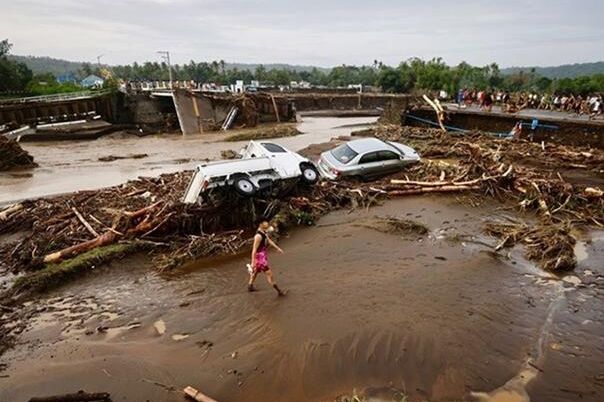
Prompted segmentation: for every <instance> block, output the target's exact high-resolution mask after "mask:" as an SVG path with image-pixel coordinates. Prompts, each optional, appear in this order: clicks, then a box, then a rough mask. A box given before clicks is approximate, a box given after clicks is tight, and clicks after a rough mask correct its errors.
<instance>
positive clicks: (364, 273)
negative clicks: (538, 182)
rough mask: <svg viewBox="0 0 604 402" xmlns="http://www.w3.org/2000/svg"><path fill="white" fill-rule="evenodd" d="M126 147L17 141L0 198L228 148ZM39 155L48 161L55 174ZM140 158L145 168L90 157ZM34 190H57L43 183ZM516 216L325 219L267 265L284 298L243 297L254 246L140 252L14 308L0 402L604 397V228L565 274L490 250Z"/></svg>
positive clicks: (442, 204)
mask: <svg viewBox="0 0 604 402" xmlns="http://www.w3.org/2000/svg"><path fill="white" fill-rule="evenodd" d="M366 122H367V119H314V118H313V119H308V120H307V121H305V122H304V123H302V124H301V129H302V131H305V132H309V134H306V135H305V136H300V137H296V138H290V139H283V140H279V141H280V142H282V143H284V144H286V145H288V146H290V147H291V148H293V149H299V148H302V147H304V146H306V145H308V144H309V143H313V142H323V141H325V140H326V139H329V138H331V137H335V136H338V135H345V134H347V133H348V132H349V131H350V130H351V128H350V127H347V128H343V127H341V128H334V127H336V126H341V125H347V124H351V123H353V124H357V123H366ZM305 124H306V125H307V126H305ZM305 128H306V130H305ZM99 141H100V142H96V143H97V144H103V142H102V141H103V140H99ZM120 141H122V140H116V139H106V142H107V143H108V144H105V145H107V147H106V146H105V145H103V147H102V148H99V149H100V150H99V149H95V146H94V144H93V143H95V142H93V143H86V144H84V143H82V144H78V146H79V147H81V149H80V151H81V153H80V154H77V155H76V156H74V154H73V153H71V152H69V148H70V147H69V145H68V144H63V145H59V147H58V150H57V149H55V148H57V147H56V146H50V145H48V144H44V145H42V144H33V145H29V144H28V145H27V149H28V150H29V151H30V152H32V153H34V155H35V156H36V157H37V158H38V160H39V162H40V163H41V165H42V166H43V167H42V168H40V169H41V171H38V169H37V170H35V171H34V174H33V177H29V178H25V177H22V178H7V177H1V178H0V186H1V187H0V188H3V189H5V188H10V189H11V190H10V191H11V196H12V197H13V198H14V199H17V198H23V197H28V196H32V195H43V194H46V193H55V192H64V191H72V190H74V189H77V188H79V187H77V188H74V187H75V186H76V185H77V186H81V185H84V186H87V185H88V184H90V186H91V187H94V186H100V185H109V184H116V183H119V182H122V181H123V180H125V179H129V178H133V177H135V176H137V175H138V174H155V173H159V172H163V171H170V169H174V170H177V169H182V168H188V167H192V166H193V162H186V163H185V162H183V163H178V162H174V161H175V159H174V152H173V150H172V151H171V150H170V149H167V148H165V147H167V144H171V146H172V147H173V149H175V148H174V147H176V149H179V150H182V152H183V154H179V155H178V156H179V157H180V156H183V155H185V156H186V157H187V158H191V159H193V158H200V157H212V156H213V155H214V154H212V152H216V153H219V151H220V150H222V149H225V148H235V149H236V147H235V145H236V144H227V145H226V146H225V144H224V143H214V142H207V143H206V142H204V141H202V140H198V139H189V138H186V139H182V138H181V139H164V138H154V137H153V138H151V139H143V140H142V142H141V144H138V143H137V141H141V140H140V139H137V140H126V141H125V142H120ZM156 142H157V143H156ZM153 144H155V145H153ZM55 145H56V144H55ZM72 145H73V144H72ZM191 145H196V146H197V145H198V146H199V147H203V152H202V151H199V152H197V150H196V149H194V147H192V146H191ZM131 147H140V148H131ZM43 150H53V152H54V153H53V154H48V155H46V158H48V159H46V160H47V161H49V162H51V163H50V166H48V165H46V164H45V163H44V162H43V161H44V159H42V158H43V157H44V156H43V155H45V154H44V151H43ZM55 151H56V152H55ZM38 152H39V153H38ZM140 152H147V153H149V155H150V156H149V158H146V159H141V160H120V161H115V162H112V163H110V164H103V163H100V162H95V160H96V158H97V157H98V156H101V155H105V154H114V155H115V154H118V155H123V154H128V153H140ZM60 155H63V156H62V157H61V156H60ZM80 155H83V156H80ZM61 158H64V159H65V164H60V163H59V160H60V159H61ZM74 158H82V159H87V160H88V162H85V163H83V164H82V165H80V164H78V163H77V160H74ZM162 160H163V161H168V162H161V161H162ZM153 161H156V162H160V163H158V164H157V165H146V164H145V163H147V162H153ZM53 163H54V165H53ZM46 170H48V172H46ZM52 172H54V173H52ZM99 172H103V173H102V174H99ZM119 172H121V173H119ZM74 175H75V177H82V178H88V180H86V181H85V182H86V184H82V183H81V182H78V183H75V184H74V182H73V180H74ZM79 175H81V176H79ZM114 175H115V176H116V177H113V176H114ZM11 180H15V181H11ZM44 180H52V183H49V185H48V187H44V186H42V188H38V185H39V184H40V183H42V182H43V181H44ZM79 180H83V179H78V181H79ZM4 194H5V193H4V192H3V196H4ZM4 197H5V199H8V198H9V197H6V196H4ZM509 214H510V212H509V210H506V209H503V208H499V206H498V205H491V204H488V203H485V204H483V205H481V206H476V205H474V204H473V203H470V202H469V201H468V200H466V199H464V198H457V197H432V196H423V197H408V198H404V199H397V200H391V201H388V202H386V203H385V204H384V205H382V206H378V207H374V208H371V209H370V210H355V211H338V212H333V213H331V214H329V215H327V216H326V217H324V218H323V219H321V220H320V221H319V223H318V225H317V226H315V227H312V228H300V229H295V230H293V231H292V233H290V235H289V236H287V237H285V238H283V239H281V241H280V244H281V246H282V247H283V248H284V250H285V254H283V255H280V254H271V265H272V266H273V267H274V270H275V272H276V275H277V281H278V283H279V284H280V286H281V287H283V288H286V289H288V290H289V293H288V295H287V296H286V297H285V298H278V297H276V295H275V292H274V291H273V290H272V289H270V288H269V286H268V285H267V284H266V283H265V281H264V279H263V278H259V280H258V288H259V291H258V292H255V293H248V292H247V290H246V279H247V272H246V268H245V264H246V263H247V262H248V260H249V256H248V255H247V253H246V254H245V255H238V256H230V257H225V258H218V259H211V260H204V261H198V262H195V263H192V264H190V265H189V266H187V267H183V268H181V269H178V270H176V271H174V272H171V273H170V274H163V275H160V274H158V273H157V272H156V271H154V270H153V269H152V262H151V261H149V259H148V258H147V257H146V256H136V257H132V258H129V259H126V260H123V261H116V262H113V263H111V264H109V265H108V266H104V267H99V268H97V269H95V270H93V272H92V273H90V274H88V275H85V276H83V277H82V278H80V279H78V280H77V281H76V282H74V283H71V284H70V285H68V286H65V287H63V288H59V289H57V290H54V291H52V292H49V293H47V294H44V295H42V296H41V297H40V298H39V299H37V300H34V301H32V302H29V303H28V304H27V306H26V307H24V308H25V310H27V314H26V316H28V317H29V318H28V326H27V329H26V330H25V331H24V332H23V333H22V334H21V335H20V337H19V338H18V340H17V344H16V346H15V347H14V348H13V349H11V350H10V351H9V352H7V353H6V354H5V355H3V356H2V357H0V370H2V371H0V401H2V402H25V401H27V400H28V399H29V398H31V397H33V396H44V395H54V394H61V393H68V392H76V391H78V390H80V389H85V390H87V391H89V392H101V391H105V392H110V393H111V395H112V398H113V400H114V401H132V402H139V401H154V402H155V401H166V402H171V401H175V402H176V401H183V400H184V399H183V395H182V394H181V393H180V392H179V391H180V390H181V389H182V388H184V387H185V386H187V385H191V386H193V387H195V388H197V389H200V390H202V391H203V392H204V393H206V394H208V395H210V396H211V397H213V398H215V399H216V400H218V401H220V402H235V401H237V402H247V401H249V402H261V401H262V402H273V401H274V402H281V401H283V402H285V401H288V402H291V401H315V402H319V401H333V400H334V398H336V397H337V396H338V395H343V394H348V395H349V394H352V393H353V391H354V390H357V391H359V392H361V391H363V390H365V391H367V392H366V393H367V394H368V395H374V399H371V400H374V401H379V400H383V401H388V400H390V399H391V398H389V394H391V393H392V390H400V391H403V392H404V393H405V394H406V395H407V396H408V400H410V401H462V400H468V401H471V400H478V401H493V402H528V401H553V402H558V401H559V402H562V401H574V400H582V401H593V402H596V401H602V400H604V396H603V395H604V305H603V303H602V296H603V294H602V293H603V292H602V289H603V287H604V264H603V263H602V261H604V232H593V233H590V234H586V235H585V236H584V238H582V239H581V241H579V242H578V244H577V248H576V254H577V256H578V259H579V264H578V267H577V268H576V270H575V271H574V272H573V273H572V275H569V276H566V277H564V278H562V279H560V278H555V277H552V276H550V275H548V274H546V273H545V272H543V271H541V270H539V269H538V268H536V267H534V266H533V265H532V264H531V263H529V262H528V261H526V260H525V259H524V258H523V252H524V251H523V249H522V248H521V247H518V248H514V249H512V250H511V251H506V252H502V253H500V254H499V255H497V254H494V253H493V252H492V245H493V244H494V243H496V241H495V240H494V239H491V238H489V237H486V236H484V235H482V234H481V233H482V228H483V224H484V221H485V220H486V219H494V218H496V219H506V218H508V217H509ZM374 216H380V217H385V216H394V217H398V218H404V219H412V220H414V221H417V222H420V223H423V224H424V225H426V226H427V227H428V228H429V234H428V235H425V236H419V235H408V236H403V237H401V236H399V235H393V234H386V233H381V232H378V231H375V230H372V229H368V228H366V227H362V226H359V225H358V222H359V221H360V220H362V219H368V218H371V217H374ZM525 218H527V219H530V218H529V217H525Z"/></svg>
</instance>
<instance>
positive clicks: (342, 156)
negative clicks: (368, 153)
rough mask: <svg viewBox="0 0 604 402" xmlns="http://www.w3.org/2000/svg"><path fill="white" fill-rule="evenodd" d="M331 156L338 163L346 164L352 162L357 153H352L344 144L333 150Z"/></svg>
mask: <svg viewBox="0 0 604 402" xmlns="http://www.w3.org/2000/svg"><path fill="white" fill-rule="evenodd" d="M331 154H332V155H333V156H334V158H336V159H337V160H338V161H340V163H344V164H346V163H348V162H350V161H351V160H353V159H354V158H355V157H356V156H357V155H358V153H356V152H354V151H353V149H352V148H350V147H349V146H348V145H346V144H342V145H340V146H339V147H337V148H335V149H334V150H333V151H331Z"/></svg>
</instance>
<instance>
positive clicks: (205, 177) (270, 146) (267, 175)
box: [183, 141, 319, 204]
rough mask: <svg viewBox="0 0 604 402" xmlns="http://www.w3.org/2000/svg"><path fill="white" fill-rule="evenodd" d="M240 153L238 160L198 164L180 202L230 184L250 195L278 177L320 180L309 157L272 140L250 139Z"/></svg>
mask: <svg viewBox="0 0 604 402" xmlns="http://www.w3.org/2000/svg"><path fill="white" fill-rule="evenodd" d="M239 155H240V156H241V158H240V159H232V160H224V161H216V162H208V163H204V164H201V165H198V166H197V167H196V168H195V173H194V174H193V177H192V178H191V182H190V183H189V186H188V187H187V190H186V192H185V195H184V197H183V202H184V203H188V204H193V203H196V202H198V201H199V199H200V196H201V195H202V194H203V192H205V191H207V190H209V189H212V188H216V187H221V186H231V187H233V189H234V190H235V191H236V192H237V193H239V194H240V195H243V196H248V197H250V196H253V195H254V194H255V193H256V192H257V191H258V190H260V189H262V188H265V187H267V186H270V185H271V184H272V183H274V182H276V181H279V180H285V179H295V178H299V179H300V180H302V181H303V182H305V183H308V184H314V183H316V182H317V181H318V180H319V173H318V171H317V169H316V167H315V165H314V164H313V163H312V162H311V161H310V160H309V159H306V158H304V157H303V156H301V155H299V154H297V153H296V152H293V151H290V150H288V149H287V148H285V147H283V146H281V145H278V144H275V143H273V142H264V141H262V142H257V141H250V143H249V144H248V145H247V146H246V147H245V148H243V149H242V150H241V152H239Z"/></svg>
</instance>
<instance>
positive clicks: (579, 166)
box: [357, 126, 604, 271]
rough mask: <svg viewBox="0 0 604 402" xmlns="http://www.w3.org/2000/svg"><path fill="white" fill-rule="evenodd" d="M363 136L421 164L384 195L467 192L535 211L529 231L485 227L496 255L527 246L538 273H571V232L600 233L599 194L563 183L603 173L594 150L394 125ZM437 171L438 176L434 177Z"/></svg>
mask: <svg viewBox="0 0 604 402" xmlns="http://www.w3.org/2000/svg"><path fill="white" fill-rule="evenodd" d="M370 130H371V131H370V132H368V131H367V130H365V131H364V132H363V133H361V134H362V135H367V134H373V135H375V136H377V137H378V138H382V139H384V140H391V141H400V142H404V143H407V144H412V145H413V146H414V147H416V148H417V149H419V150H420V154H422V156H423V157H424V158H428V159H427V160H424V162H423V163H422V164H419V165H418V166H416V167H414V168H412V169H411V170H410V171H409V172H407V176H408V177H406V178H405V180H397V179H391V180H389V183H387V184H385V185H382V186H381V188H382V189H384V190H387V191H388V193H389V194H390V195H405V194H420V193H427V192H451V191H472V192H474V193H478V194H482V195H487V196H491V197H495V198H497V199H499V200H501V201H504V202H512V203H513V204H514V205H515V206H516V207H518V209H520V210H522V211H534V212H536V215H537V216H536V217H537V223H536V224H534V225H529V224H526V223H512V224H511V223H509V222H506V223H500V222H491V223H488V224H487V226H486V228H485V229H486V232H487V233H489V234H491V235H494V236H497V237H500V238H501V242H500V243H499V245H498V246H497V249H501V248H503V247H512V246H513V245H515V244H516V243H523V244H525V245H527V257H528V258H529V259H530V260H533V261H536V262H537V263H538V264H539V265H540V266H541V267H542V268H543V269H546V270H549V271H564V270H569V269H573V268H574V267H575V265H576V259H575V256H574V249H573V246H574V244H575V239H574V237H573V235H572V231H573V229H578V228H580V227H581V226H596V227H600V228H601V227H604V218H603V217H604V191H602V189H601V188H600V187H597V186H593V185H587V184H584V183H581V182H578V183H577V182H573V181H572V180H567V179H565V178H564V177H563V175H565V171H566V170H569V169H573V170H579V171H588V173H589V174H590V177H594V178H597V177H600V176H601V174H602V173H604V152H603V151H602V150H600V149H589V148H578V147H567V146H564V145H556V144H547V145H545V144H535V143H531V142H527V141H512V140H501V139H496V138H493V137H491V136H489V135H485V134H481V133H471V134H469V135H463V136H455V135H451V134H449V133H443V132H442V131H440V130H436V129H434V130H431V129H428V130H426V129H419V128H412V127H400V126H378V127H376V128H374V129H370ZM357 134H359V133H357ZM429 158H434V159H433V160H430V159H429ZM439 159H440V160H439ZM443 159H444V161H446V162H444V161H443ZM438 170H441V175H440V177H438V179H435V177H436V175H437V172H438ZM417 178H422V180H423V181H417ZM426 178H428V179H429V181H426ZM596 181H597V179H596Z"/></svg>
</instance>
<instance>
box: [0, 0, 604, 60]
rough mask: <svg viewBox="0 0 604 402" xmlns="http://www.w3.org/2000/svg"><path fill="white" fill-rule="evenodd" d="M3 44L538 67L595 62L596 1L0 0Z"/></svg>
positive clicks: (91, 54) (74, 51) (23, 48)
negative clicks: (289, 0) (293, 0)
mask: <svg viewBox="0 0 604 402" xmlns="http://www.w3.org/2000/svg"><path fill="white" fill-rule="evenodd" d="M0 3H6V4H1V5H0V6H1V9H2V10H3V18H2V24H1V25H0V37H2V38H5V37H8V38H9V39H10V40H11V42H13V43H14V44H15V46H14V52H15V53H16V54H35V55H49V56H53V57H61V58H68V59H72V60H88V61H93V60H94V59H95V57H96V55H98V54H104V55H105V56H104V58H103V60H104V61H105V62H107V63H130V62H132V61H134V60H138V61H144V60H150V59H157V58H158V56H157V54H156V53H155V51H156V50H158V49H169V50H171V51H172V53H173V58H174V60H175V61H176V62H187V61H188V60H190V59H195V60H212V59H225V60H228V61H233V62H266V63H269V62H288V63H296V64H319V65H324V66H330V65H337V64H343V63H346V64H359V63H371V62H372V61H373V60H374V59H379V60H383V61H384V62H387V63H390V64H396V63H398V62H399V61H400V60H402V59H406V58H408V57H412V56H419V57H423V58H429V57H436V56H442V57H443V58H444V59H445V60H447V61H448V62H450V63H458V62H460V61H462V60H467V61H468V62H470V63H473V64H487V63H490V62H492V61H496V62H499V63H500V64H502V65H518V64H521V65H529V64H530V65H532V64H537V65H547V64H559V63H569V62H575V61H595V60H599V59H601V58H602V55H603V54H604V28H603V25H602V24H601V21H600V19H601V17H602V15H603V12H604V3H602V2H601V1H595V0H584V1H582V2H581V3H582V4H581V7H578V6H577V4H576V2H571V1H567V0H550V1H547V0H533V1H520V0H508V1H505V2H485V1H479V0H458V1H456V2H452V1H449V0H432V1H428V0H425V1H422V2H417V1H413V2H411V1H397V0H374V1H372V2H367V1H361V0H348V1H333V0H322V1H319V0H307V1H301V2H297V3H295V4H288V3H286V2H283V1H276V0H261V1H246V0H235V1H220V0H120V1H118V0H105V1H102V2H101V1H98V0H88V1H83V0H54V1H52V2H51V1H48V0H19V1H11V0H0Z"/></svg>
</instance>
